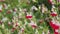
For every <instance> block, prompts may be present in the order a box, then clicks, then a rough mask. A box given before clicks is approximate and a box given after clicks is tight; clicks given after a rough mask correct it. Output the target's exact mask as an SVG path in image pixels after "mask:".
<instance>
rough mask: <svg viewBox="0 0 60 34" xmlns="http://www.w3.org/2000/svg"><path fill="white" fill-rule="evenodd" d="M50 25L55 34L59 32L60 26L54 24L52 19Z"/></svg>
mask: <svg viewBox="0 0 60 34" xmlns="http://www.w3.org/2000/svg"><path fill="white" fill-rule="evenodd" d="M50 26H51V27H52V28H53V30H54V34H58V29H59V26H57V25H56V24H53V22H52V21H50Z"/></svg>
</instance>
